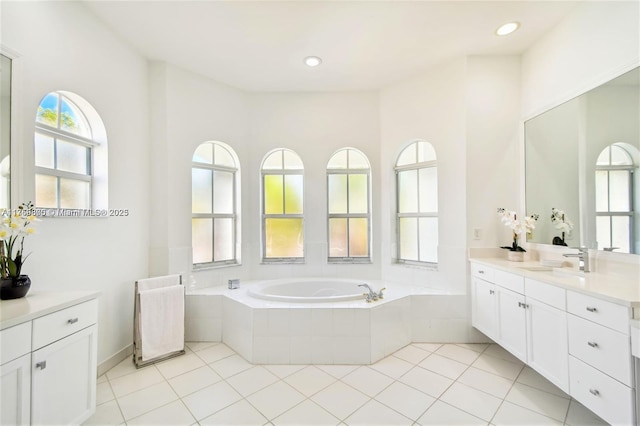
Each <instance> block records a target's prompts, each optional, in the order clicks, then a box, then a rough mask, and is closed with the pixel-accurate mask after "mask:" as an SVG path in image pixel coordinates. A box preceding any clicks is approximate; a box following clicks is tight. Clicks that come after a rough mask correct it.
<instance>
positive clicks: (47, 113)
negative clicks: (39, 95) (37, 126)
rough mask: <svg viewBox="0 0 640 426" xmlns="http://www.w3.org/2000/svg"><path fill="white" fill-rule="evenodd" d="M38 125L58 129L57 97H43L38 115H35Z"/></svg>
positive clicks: (49, 95)
mask: <svg viewBox="0 0 640 426" xmlns="http://www.w3.org/2000/svg"><path fill="white" fill-rule="evenodd" d="M36 121H37V122H38V123H42V124H46V125H48V126H52V127H58V95H57V94H55V93H49V94H48V95H47V96H45V97H44V98H43V99H42V101H41V102H40V105H39V106H38V114H37V115H36Z"/></svg>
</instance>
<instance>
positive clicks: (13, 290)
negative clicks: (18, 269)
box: [0, 275, 31, 300]
mask: <svg viewBox="0 0 640 426" xmlns="http://www.w3.org/2000/svg"><path fill="white" fill-rule="evenodd" d="M30 287H31V278H29V276H28V275H20V276H19V277H13V278H0V299H1V300H10V299H19V298H21V297H24V296H25V295H26V294H27V292H28V291H29V288H30Z"/></svg>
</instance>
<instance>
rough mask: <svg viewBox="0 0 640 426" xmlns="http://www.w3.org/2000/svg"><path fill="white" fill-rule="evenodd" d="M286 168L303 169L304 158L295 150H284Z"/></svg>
mask: <svg viewBox="0 0 640 426" xmlns="http://www.w3.org/2000/svg"><path fill="white" fill-rule="evenodd" d="M284 168H285V169H287V170H302V169H303V168H304V166H303V165H302V160H301V159H300V157H298V154H296V153H295V152H291V151H287V150H284Z"/></svg>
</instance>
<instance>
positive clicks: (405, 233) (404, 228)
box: [400, 217, 418, 260]
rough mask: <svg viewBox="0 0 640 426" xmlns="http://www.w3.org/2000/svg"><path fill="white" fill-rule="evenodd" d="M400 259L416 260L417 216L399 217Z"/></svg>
mask: <svg viewBox="0 0 640 426" xmlns="http://www.w3.org/2000/svg"><path fill="white" fill-rule="evenodd" d="M400 259H404V260H418V219H417V218H414V217H403V218H400Z"/></svg>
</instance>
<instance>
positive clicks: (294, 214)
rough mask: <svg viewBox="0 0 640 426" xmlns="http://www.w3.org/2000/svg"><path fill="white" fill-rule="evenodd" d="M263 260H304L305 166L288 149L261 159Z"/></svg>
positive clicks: (274, 152)
mask: <svg viewBox="0 0 640 426" xmlns="http://www.w3.org/2000/svg"><path fill="white" fill-rule="evenodd" d="M261 175H262V185H261V187H262V260H263V261H264V262H277V261H287V262H303V261H304V165H303V164H302V160H301V159H300V157H299V156H298V154H296V153H295V152H293V151H291V150H289V149H282V148H280V149H276V150H274V151H271V152H270V153H269V154H267V156H266V157H265V159H264V161H263V162H262V168H261Z"/></svg>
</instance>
